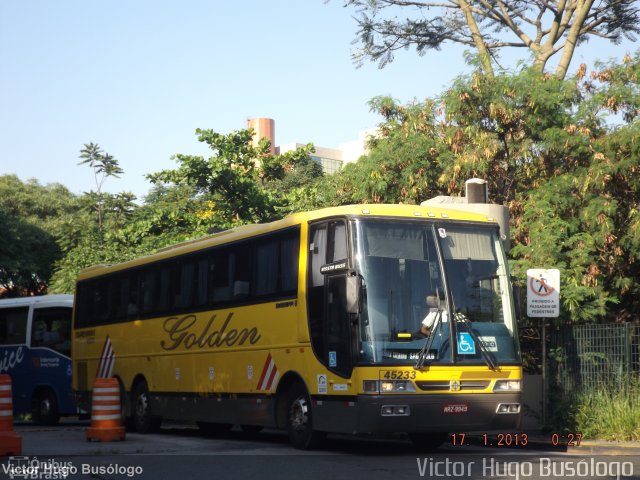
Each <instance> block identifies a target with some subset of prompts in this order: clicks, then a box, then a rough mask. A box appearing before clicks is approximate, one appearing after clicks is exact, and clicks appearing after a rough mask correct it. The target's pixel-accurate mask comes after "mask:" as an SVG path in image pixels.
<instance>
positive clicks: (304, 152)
mask: <svg viewBox="0 0 640 480" xmlns="http://www.w3.org/2000/svg"><path fill="white" fill-rule="evenodd" d="M196 134H197V136H198V141H200V142H204V143H206V144H207V145H208V146H209V148H210V149H211V150H212V151H213V155H212V156H211V157H209V158H205V157H203V156H194V155H183V154H178V155H176V156H175V157H174V158H175V160H176V161H177V162H178V163H179V166H178V168H177V169H174V170H163V171H161V172H157V173H153V174H150V175H148V176H147V178H149V180H150V181H151V182H152V183H154V184H155V185H176V186H184V187H190V188H192V189H193V193H194V199H199V200H203V201H205V205H206V208H205V209H204V210H201V211H200V212H199V215H200V216H201V218H206V219H208V220H209V221H210V225H211V226H215V227H222V228H228V227H230V226H233V225H239V224H244V223H254V222H266V221H270V220H275V219H277V218H281V217H282V216H283V214H284V212H286V211H287V207H288V206H289V204H290V202H291V198H292V197H288V194H289V192H287V191H283V190H282V187H284V186H287V185H288V186H290V187H292V188H294V190H295V188H300V187H301V186H302V185H304V184H305V183H307V182H309V181H310V180H311V181H312V180H313V179H314V178H315V176H316V175H318V171H317V170H309V167H308V166H309V154H310V153H311V152H312V151H313V146H312V145H307V146H305V147H303V148H299V149H296V150H294V151H292V152H287V153H285V154H283V155H273V154H271V153H270V144H269V141H268V140H266V139H262V140H261V141H260V142H259V144H258V145H257V146H254V145H253V144H252V138H253V131H252V130H250V129H245V130H239V131H235V132H231V133H230V134H228V135H222V134H220V133H217V132H214V131H213V130H201V129H197V130H196ZM305 166H306V167H305ZM304 168H307V170H308V171H307V172H306V173H304V174H303V172H302V169H304ZM309 173H311V177H309ZM296 175H297V176H298V177H299V179H300V178H302V177H303V176H304V175H306V176H307V177H309V178H307V179H306V180H303V181H298V182H297V187H296V184H295V182H294V180H293V179H292V178H293V177H294V176H296ZM287 178H288V180H287Z"/></svg>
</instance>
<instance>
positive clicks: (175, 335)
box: [160, 312, 261, 350]
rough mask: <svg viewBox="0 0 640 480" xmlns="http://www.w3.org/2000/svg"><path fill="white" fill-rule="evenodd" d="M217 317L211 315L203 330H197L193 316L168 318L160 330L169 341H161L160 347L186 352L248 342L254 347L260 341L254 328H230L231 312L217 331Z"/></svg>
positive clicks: (258, 334) (259, 336) (196, 320)
mask: <svg viewBox="0 0 640 480" xmlns="http://www.w3.org/2000/svg"><path fill="white" fill-rule="evenodd" d="M216 318H217V315H212V316H211V318H210V319H209V321H208V322H207V324H206V325H205V327H204V328H203V329H201V330H200V329H198V328H197V323H198V319H197V318H196V316H195V315H185V316H184V317H169V318H167V319H166V320H165V321H164V324H163V325H162V328H163V329H164V331H165V332H166V333H167V334H168V335H169V341H165V340H161V341H160V347H162V349H163V350H175V349H176V348H178V347H180V346H182V347H184V348H186V349H187V350H191V349H192V348H211V347H223V346H225V345H226V346H229V347H232V346H234V345H244V344H245V343H247V342H249V343H250V344H251V345H254V344H256V343H257V342H258V340H260V338H261V335H260V333H259V332H258V329H257V328H256V327H252V328H242V329H240V330H238V329H235V328H231V329H229V324H230V323H231V319H232V318H233V312H231V313H229V315H227V318H226V319H225V320H224V322H223V323H222V325H221V326H220V328H219V329H216V325H214V323H216ZM218 323H219V322H218Z"/></svg>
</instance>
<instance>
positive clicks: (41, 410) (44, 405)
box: [31, 388, 60, 425]
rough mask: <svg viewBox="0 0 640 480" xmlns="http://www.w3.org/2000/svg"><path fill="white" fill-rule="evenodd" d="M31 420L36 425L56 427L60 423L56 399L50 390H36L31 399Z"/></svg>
mask: <svg viewBox="0 0 640 480" xmlns="http://www.w3.org/2000/svg"><path fill="white" fill-rule="evenodd" d="M31 418H32V421H33V423H35V424H37V425H57V424H58V422H59V421H60V411H59V410H58V399H57V398H56V394H55V392H54V391H53V390H51V389H50V388H43V389H40V390H37V391H36V392H35V393H34V395H33V399H32V409H31Z"/></svg>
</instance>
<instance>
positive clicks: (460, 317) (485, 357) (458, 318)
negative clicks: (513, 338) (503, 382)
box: [454, 313, 498, 370]
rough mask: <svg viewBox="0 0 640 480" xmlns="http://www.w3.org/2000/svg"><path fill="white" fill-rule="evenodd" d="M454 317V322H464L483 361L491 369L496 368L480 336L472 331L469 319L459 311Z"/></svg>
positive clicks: (493, 359)
mask: <svg viewBox="0 0 640 480" xmlns="http://www.w3.org/2000/svg"><path fill="white" fill-rule="evenodd" d="M454 318H455V319H456V322H460V323H464V324H465V325H466V327H467V332H468V333H469V335H471V338H472V339H473V341H474V342H476V345H478V348H479V349H480V355H482V359H483V360H484V363H486V364H487V366H488V367H489V368H490V369H491V370H497V369H498V365H497V363H496V360H495V358H494V356H493V354H492V353H491V352H490V351H489V350H487V348H486V347H485V346H484V343H482V341H480V338H478V335H477V334H476V332H474V331H473V328H472V327H471V322H470V321H469V319H468V318H467V317H465V316H464V315H463V314H461V313H456V314H455V315H454ZM456 330H457V329H456Z"/></svg>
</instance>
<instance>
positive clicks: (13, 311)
mask: <svg viewBox="0 0 640 480" xmlns="http://www.w3.org/2000/svg"><path fill="white" fill-rule="evenodd" d="M28 316H29V307H20V308H7V309H3V310H0V345H22V344H24V343H25V342H26V341H27V317H28Z"/></svg>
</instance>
